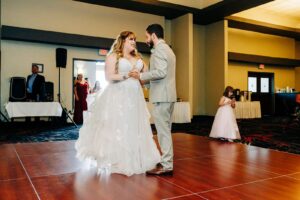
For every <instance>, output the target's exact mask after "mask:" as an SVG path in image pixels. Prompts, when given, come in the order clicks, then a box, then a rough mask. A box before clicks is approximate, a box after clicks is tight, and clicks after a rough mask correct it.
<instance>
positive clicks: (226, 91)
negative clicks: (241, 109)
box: [223, 86, 233, 98]
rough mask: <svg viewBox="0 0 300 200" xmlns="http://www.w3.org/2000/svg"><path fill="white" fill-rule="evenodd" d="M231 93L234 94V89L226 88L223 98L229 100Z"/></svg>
mask: <svg viewBox="0 0 300 200" xmlns="http://www.w3.org/2000/svg"><path fill="white" fill-rule="evenodd" d="M229 92H233V87H231V86H227V87H226V88H225V90H224V92H223V96H224V97H228V98H229V97H230V96H229Z"/></svg>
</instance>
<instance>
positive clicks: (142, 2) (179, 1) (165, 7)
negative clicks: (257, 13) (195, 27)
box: [74, 0, 273, 25]
mask: <svg viewBox="0 0 300 200" xmlns="http://www.w3.org/2000/svg"><path fill="white" fill-rule="evenodd" d="M74 1H80V2H85V3H90V4H96V5H100V6H109V7H114V8H121V9H126V10H133V11H137V12H143V13H149V14H154V15H160V16H165V18H166V19H174V18H177V17H179V16H182V15H185V14H187V13H192V14H193V20H194V23H195V24H200V25H207V24H210V23H214V22H217V21H220V20H222V19H224V17H227V16H230V15H232V14H235V13H238V12H241V11H244V10H247V9H249V8H254V7H256V6H259V5H262V4H265V3H268V2H270V1H273V0H224V1H223V0H74Z"/></svg>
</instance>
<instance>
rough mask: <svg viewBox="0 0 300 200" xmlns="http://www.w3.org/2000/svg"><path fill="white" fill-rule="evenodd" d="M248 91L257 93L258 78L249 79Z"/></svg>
mask: <svg viewBox="0 0 300 200" xmlns="http://www.w3.org/2000/svg"><path fill="white" fill-rule="evenodd" d="M248 91H251V92H257V78H256V77H248Z"/></svg>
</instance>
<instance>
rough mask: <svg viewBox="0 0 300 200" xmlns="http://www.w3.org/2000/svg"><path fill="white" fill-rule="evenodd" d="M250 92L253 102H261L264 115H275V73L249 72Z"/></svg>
mask: <svg viewBox="0 0 300 200" xmlns="http://www.w3.org/2000/svg"><path fill="white" fill-rule="evenodd" d="M248 91H251V92H252V100H253V101H260V104H261V112H262V115H273V114H274V113H275V95H274V73H267V72H248Z"/></svg>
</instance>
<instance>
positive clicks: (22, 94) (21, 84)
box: [9, 77, 26, 101]
mask: <svg viewBox="0 0 300 200" xmlns="http://www.w3.org/2000/svg"><path fill="white" fill-rule="evenodd" d="M25 100H26V78H24V77H11V78H10V90H9V101H25Z"/></svg>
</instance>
